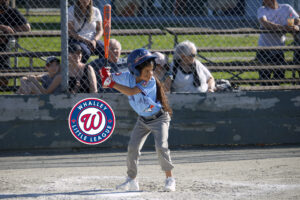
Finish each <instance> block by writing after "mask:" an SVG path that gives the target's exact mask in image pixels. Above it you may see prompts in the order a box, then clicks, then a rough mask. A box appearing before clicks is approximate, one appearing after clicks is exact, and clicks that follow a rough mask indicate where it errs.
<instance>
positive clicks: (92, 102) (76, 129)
mask: <svg viewBox="0 0 300 200" xmlns="http://www.w3.org/2000/svg"><path fill="white" fill-rule="evenodd" d="M115 121H116V120H115V114H114V112H113V110H112V108H111V107H110V106H109V105H108V104H107V103H106V102H105V101H103V100H101V99H95V98H87V99H83V100H81V101H79V102H78V103H77V104H76V105H75V106H74V107H73V108H72V110H71V112H70V115H69V128H70V130H71V133H72V134H73V136H74V137H75V138H76V139H77V140H78V141H80V142H82V143H84V144H90V145H95V144H100V143H102V142H104V141H106V140H107V139H108V138H109V137H110V136H111V134H112V133H113V131H114V128H115Z"/></svg>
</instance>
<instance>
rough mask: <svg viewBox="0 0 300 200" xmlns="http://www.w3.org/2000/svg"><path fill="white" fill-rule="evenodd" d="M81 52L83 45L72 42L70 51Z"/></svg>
mask: <svg viewBox="0 0 300 200" xmlns="http://www.w3.org/2000/svg"><path fill="white" fill-rule="evenodd" d="M78 51H80V52H81V46H80V45H79V44H75V43H72V44H70V45H69V53H76V52H78Z"/></svg>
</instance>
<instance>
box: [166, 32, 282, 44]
mask: <svg viewBox="0 0 300 200" xmlns="http://www.w3.org/2000/svg"><path fill="white" fill-rule="evenodd" d="M165 30H166V31H167V32H168V33H170V34H171V35H173V36H174V47H175V46H176V45H177V44H178V36H180V35H239V34H241V35H246V34H251V35H253V34H261V33H287V31H278V30H277V31H276V30H265V29H254V28H240V29H210V28H193V27H191V28H190V27H186V28H172V27H167V28H165Z"/></svg>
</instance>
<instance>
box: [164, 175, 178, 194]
mask: <svg viewBox="0 0 300 200" xmlns="http://www.w3.org/2000/svg"><path fill="white" fill-rule="evenodd" d="M175 188H176V183H175V178H173V177H169V178H167V179H166V185H165V191H166V192H174V191H175V190H176V189H175Z"/></svg>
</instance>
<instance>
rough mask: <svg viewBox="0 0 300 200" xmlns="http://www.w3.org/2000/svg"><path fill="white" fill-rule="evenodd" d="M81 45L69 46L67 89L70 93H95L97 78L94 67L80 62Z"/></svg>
mask: <svg viewBox="0 0 300 200" xmlns="http://www.w3.org/2000/svg"><path fill="white" fill-rule="evenodd" d="M81 58H82V53H81V47H80V46H79V45H78V44H70V46H69V91H70V92H71V93H73V94H74V93H96V92H97V79H96V74H95V71H94V69H93V68H92V67H91V66H90V65H86V64H84V63H82V62H81Z"/></svg>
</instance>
